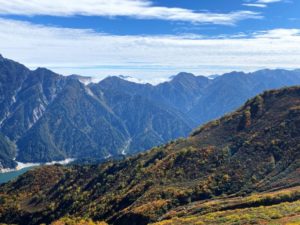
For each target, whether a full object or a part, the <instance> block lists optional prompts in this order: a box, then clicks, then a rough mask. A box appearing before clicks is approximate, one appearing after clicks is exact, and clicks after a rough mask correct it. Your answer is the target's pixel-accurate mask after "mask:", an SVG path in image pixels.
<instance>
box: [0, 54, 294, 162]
mask: <svg viewBox="0 0 300 225" xmlns="http://www.w3.org/2000/svg"><path fill="white" fill-rule="evenodd" d="M86 81H87V80H84V81H83V80H82V77H81V76H79V75H71V76H69V77H64V76H61V75H59V74H56V73H54V72H52V71H50V70H48V69H46V68H39V69H36V70H34V71H31V70H29V69H28V68H26V67H25V66H23V65H22V64H19V63H17V62H14V61H12V60H8V59H5V58H3V59H1V62H0V106H1V107H0V134H1V135H2V136H4V137H5V138H8V139H9V141H10V142H12V143H15V144H16V145H17V149H16V150H15V149H14V148H11V150H10V152H11V153H9V154H7V153H8V152H9V150H8V149H6V150H5V151H4V152H5V153H3V154H2V155H1V156H0V157H1V158H0V162H1V167H4V168H6V167H10V168H11V167H14V165H15V164H14V163H12V160H13V159H14V158H15V157H16V158H17V160H18V161H21V162H46V161H53V160H63V159H65V158H66V157H68V158H75V157H80V158H96V160H99V161H101V160H103V159H106V158H108V157H119V156H120V155H123V154H124V153H126V154H129V155H130V154H135V153H137V152H139V151H143V150H146V149H149V148H151V147H153V146H157V145H161V144H164V143H166V142H168V141H170V140H172V139H176V138H178V137H186V136H187V135H188V134H189V133H190V132H191V131H192V130H193V129H194V128H195V127H197V126H198V125H199V124H203V123H205V122H207V121H209V120H211V119H215V118H218V117H220V116H222V115H224V114H225V113H228V112H230V111H232V110H234V109H236V108H238V107H239V106H240V105H241V104H242V103H243V102H244V101H246V100H247V99H249V98H251V97H253V96H254V95H255V94H258V93H259V92H261V91H264V90H267V89H272V88H279V87H282V86H291V85H296V84H300V72H299V71H298V70H295V71H286V70H274V71H273V70H262V71H258V72H255V73H249V74H245V73H242V72H233V73H228V74H225V75H223V76H218V77H216V78H215V79H213V80H211V79H209V78H207V77H203V76H195V75H193V74H190V73H186V72H182V73H179V74H178V75H177V76H175V77H173V79H172V80H171V81H169V82H164V83H161V84H158V85H151V84H138V83H134V82H130V81H127V80H124V79H122V78H121V77H108V78H106V79H104V80H102V81H100V82H99V83H89V82H87V83H86ZM65 93H68V94H65ZM57 118H60V119H59V121H57ZM58 130H59V131H60V132H61V134H64V135H60V133H59V132H58ZM64 140H67V141H65V142H64ZM79 140H80V141H79ZM5 146H11V145H9V144H6V145H5ZM8 148H10V147H8ZM16 152H17V154H16Z"/></svg>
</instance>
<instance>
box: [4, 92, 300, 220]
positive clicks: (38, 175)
mask: <svg viewBox="0 0 300 225" xmlns="http://www.w3.org/2000/svg"><path fill="white" fill-rule="evenodd" d="M299 128H300V87H292V88H286V89H281V90H276V91H269V92H265V93H264V94H262V95H259V96H257V97H255V98H253V99H251V100H249V101H247V103H246V104H245V105H244V106H242V107H241V108H240V109H238V110H237V111H236V112H234V113H232V114H229V115H227V116H225V117H222V118H221V119H219V120H215V121H212V122H210V123H208V124H206V125H204V126H202V127H200V128H199V129H197V130H196V131H195V132H194V133H193V134H192V135H191V136H190V137H188V138H187V139H179V140H177V141H174V142H170V143H169V144H167V145H165V146H161V147H157V148H154V149H152V150H150V151H148V152H145V153H141V154H139V155H137V156H135V157H132V158H128V159H125V160H122V161H119V162H107V163H105V164H102V165H98V166H96V165H95V166H73V167H62V166H48V167H42V168H38V169H35V170H33V171H30V172H28V173H26V174H25V175H23V176H21V177H20V178H19V179H18V180H16V181H14V182H11V183H8V184H6V185H4V186H2V187H1V189H0V193H1V194H0V196H1V197H0V199H1V201H2V202H3V204H2V207H1V208H0V220H1V221H4V222H7V223H20V224H22V221H31V224H37V223H42V222H46V223H49V222H51V221H53V220H55V219H58V218H61V217H64V216H66V215H69V216H74V217H85V218H92V219H94V220H99V221H102V220H105V221H107V222H109V223H112V224H133V225H134V224H147V223H150V222H155V221H158V220H164V219H170V218H172V217H173V216H174V215H175V216H188V215H192V214H193V213H194V214H195V213H198V214H199V215H197V216H198V217H197V218H198V220H199V221H209V218H212V217H205V218H203V214H201V213H204V214H205V213H210V212H212V211H205V208H204V209H202V208H201V207H204V206H205V205H203V203H205V202H207V205H208V206H209V205H210V204H215V205H216V210H218V209H220V210H222V208H223V211H224V210H229V209H230V207H231V206H232V209H238V208H239V207H240V208H241V207H255V205H256V206H264V205H266V206H270V205H273V204H278V203H280V204H281V203H282V204H284V202H293V203H292V204H294V205H289V206H288V205H279V206H278V207H282V209H283V208H285V209H286V210H287V209H288V207H291V210H290V211H289V213H287V214H286V215H292V214H293V213H296V214H297V213H299V212H298V211H297V210H296V208H297V206H299V201H297V200H299V197H300V196H299V186H300V176H299V175H300V174H299V173H300V151H299V149H300V146H299V143H300V130H299ZM49 177H51V179H49ZM292 187H294V189H293V193H292V194H291V195H285V194H283V195H282V196H281V197H278V198H277V197H274V198H273V197H266V198H265V197H261V198H260V197H259V198H258V199H264V198H265V199H266V200H259V201H256V200H253V199H254V197H255V196H254V197H253V199H252V200H253V201H252V200H251V198H249V199H244V200H242V199H241V198H239V196H247V195H249V194H251V193H253V192H270V191H276V190H280V189H283V188H292ZM276 196H277V194H276ZM278 196H280V194H279V195H278ZM219 198H221V200H220V201H219V200H218V199H219ZM230 199H231V200H230ZM16 200H17V201H16ZM238 200H240V202H237V201H238ZM243 201H244V205H243ZM183 206H184V207H183ZM226 207H227V208H226ZM184 208H185V209H188V210H187V211H183V210H184ZM208 209H209V208H208ZM213 209H214V208H213ZM203 210H204V211H203ZM273 210H275V209H273ZM182 212H183V213H182ZM187 213H190V214H187ZM237 213H241V212H237ZM217 215H220V214H217ZM188 219H189V218H187V219H186V221H188ZM194 219H195V218H194ZM174 221H175V222H176V220H174ZM183 221H184V218H183ZM191 221H192V220H191ZM196 221H197V219H196ZM165 222H166V224H172V223H170V221H165ZM162 224H164V223H162ZM179 224H180V223H179ZM208 224H209V223H208Z"/></svg>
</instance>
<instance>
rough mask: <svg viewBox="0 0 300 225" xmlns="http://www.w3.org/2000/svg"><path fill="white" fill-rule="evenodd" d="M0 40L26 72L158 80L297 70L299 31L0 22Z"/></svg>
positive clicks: (0, 45) (0, 49)
mask: <svg viewBox="0 0 300 225" xmlns="http://www.w3.org/2000/svg"><path fill="white" fill-rule="evenodd" d="M0 40H1V41H0V53H2V54H3V56H4V57H7V58H11V59H14V60H16V61H19V62H21V63H24V64H25V65H27V66H29V67H31V68H35V67H38V66H43V67H48V68H51V69H53V70H54V71H56V72H59V73H63V74H73V73H76V74H82V75H93V76H95V77H97V78H103V77H104V76H107V75H119V74H123V75H130V76H132V77H135V78H139V79H145V80H153V81H157V80H159V79H161V78H166V77H168V76H169V75H173V74H176V73H177V72H180V71H187V72H193V73H195V74H204V75H208V74H216V73H223V72H229V71H232V70H243V71H253V70H256V69H262V68H287V69H292V68H299V66H300V30H299V29H276V30H270V31H264V32H259V33H254V34H252V35H250V36H249V35H240V34H239V35H237V36H232V37H230V36H224V37H215V38H204V37H201V36H191V37H190V38H189V37H187V36H182V37H180V36H116V35H110V34H99V33H96V32H94V31H92V30H80V29H67V28H56V27H45V26H37V25H33V24H30V23H25V22H17V21H14V20H5V19H0Z"/></svg>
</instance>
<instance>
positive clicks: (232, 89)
mask: <svg viewBox="0 0 300 225" xmlns="http://www.w3.org/2000/svg"><path fill="white" fill-rule="evenodd" d="M299 81H300V73H299V71H297V70H294V71H286V70H260V71H257V72H254V73H249V74H246V73H243V72H232V73H228V74H224V75H222V76H219V77H217V78H215V79H214V80H213V82H212V83H211V85H209V86H208V87H207V88H206V89H205V90H203V92H204V93H205V94H204V95H202V96H201V97H200V98H199V100H198V101H197V103H196V104H195V106H194V107H193V108H192V109H191V110H190V111H189V112H188V115H189V116H190V117H191V119H193V120H194V121H196V122H197V123H198V124H202V123H205V122H207V121H209V120H212V119H215V118H218V117H220V116H222V115H224V114H225V113H228V112H230V111H232V110H233V109H236V108H237V107H239V106H240V105H242V104H243V102H244V101H246V100H247V99H249V98H251V97H253V96H255V95H257V94H259V93H260V92H262V91H264V90H270V89H275V88H280V87H284V86H293V85H299Z"/></svg>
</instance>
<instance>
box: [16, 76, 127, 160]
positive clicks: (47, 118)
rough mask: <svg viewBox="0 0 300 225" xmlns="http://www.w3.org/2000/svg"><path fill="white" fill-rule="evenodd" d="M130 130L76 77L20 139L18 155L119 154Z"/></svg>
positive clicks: (35, 157) (20, 157)
mask: <svg viewBox="0 0 300 225" xmlns="http://www.w3.org/2000/svg"><path fill="white" fill-rule="evenodd" d="M127 136H128V134H127V131H126V128H125V127H124V126H123V124H122V121H120V120H119V119H118V118H117V117H116V116H115V115H114V113H113V112H111V110H110V109H109V108H107V107H106V106H105V105H103V104H102V102H101V101H100V100H99V99H97V98H96V97H95V96H94V95H93V94H92V93H91V91H90V90H89V89H88V88H87V87H85V86H84V85H83V84H82V83H80V82H79V81H77V80H68V81H67V84H66V85H65V87H64V89H63V90H62V92H61V93H60V94H59V95H58V96H57V97H56V99H55V100H54V101H53V103H52V104H51V105H50V106H49V107H48V108H47V111H46V112H45V113H44V114H43V116H42V117H41V118H40V120H39V121H38V122H37V123H36V124H35V125H34V127H32V129H31V130H30V131H29V132H27V134H26V135H24V136H23V137H22V138H20V139H19V140H18V142H17V144H18V146H19V148H20V149H22V151H20V153H19V154H18V157H17V159H18V160H21V161H24V162H32V161H38V162H47V161H51V160H62V159H64V158H82V157H87V156H89V157H94V158H99V159H101V158H105V157H107V156H109V155H117V154H119V153H118V149H121V148H122V146H123V144H124V142H125V140H126V138H127Z"/></svg>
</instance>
